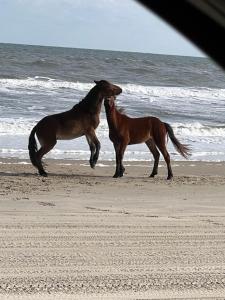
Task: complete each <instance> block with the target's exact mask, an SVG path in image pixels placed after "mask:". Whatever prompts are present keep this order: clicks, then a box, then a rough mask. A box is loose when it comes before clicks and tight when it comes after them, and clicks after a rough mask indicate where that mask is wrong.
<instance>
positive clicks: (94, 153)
mask: <svg viewBox="0 0 225 300" xmlns="http://www.w3.org/2000/svg"><path fill="white" fill-rule="evenodd" d="M86 139H87V142H88V144H89V147H90V151H91V156H90V160H89V162H90V166H91V168H92V169H94V168H95V165H96V163H97V161H98V157H99V151H100V147H101V144H100V142H99V140H98V139H97V137H96V134H95V131H94V130H91V131H90V132H88V134H86Z"/></svg>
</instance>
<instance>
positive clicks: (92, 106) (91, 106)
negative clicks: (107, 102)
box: [72, 85, 99, 112]
mask: <svg viewBox="0 0 225 300" xmlns="http://www.w3.org/2000/svg"><path fill="white" fill-rule="evenodd" d="M96 87H97V86H96V85H95V86H94V87H93V88H92V89H91V90H90V91H89V92H88V94H87V95H86V96H85V97H84V98H83V99H82V100H81V101H80V102H78V103H77V104H75V105H74V106H73V108H72V109H75V108H77V107H80V108H82V109H83V110H85V111H89V112H95V110H96V108H97V106H98V104H99V97H98V96H97V88H96Z"/></svg>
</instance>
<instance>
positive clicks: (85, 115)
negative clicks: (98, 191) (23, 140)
mask: <svg viewBox="0 0 225 300" xmlns="http://www.w3.org/2000/svg"><path fill="white" fill-rule="evenodd" d="M95 83H96V85H95V86H94V87H93V88H92V89H91V90H90V91H89V93H88V94H87V96H86V97H85V98H84V99H83V100H82V101H81V102H79V103H78V104H76V105H75V106H74V107H73V108H72V109H70V110H68V111H65V112H62V113H59V114H54V115H50V116H47V117H45V118H43V119H42V120H41V121H39V122H38V123H37V125H36V126H35V127H34V128H33V129H32V131H31V133H30V137H29V145H28V149H29V155H30V160H31V162H32V164H33V165H34V166H35V167H36V168H37V169H38V171H39V174H40V175H42V176H47V173H46V172H45V170H44V168H43V165H42V162H41V159H42V157H43V156H44V155H45V154H46V153H48V152H49V151H50V150H51V149H52V148H53V147H54V146H55V144H56V142H57V140H69V139H75V138H78V137H80V136H83V135H85V136H86V138H87V142H88V144H89V147H90V151H91V156H90V166H91V167H92V168H94V167H95V165H96V162H97V160H98V156H99V150H100V142H99V140H98V139H97V137H96V135H95V129H96V128H97V127H98V125H99V121H100V120H99V114H100V111H101V105H102V101H103V99H104V98H105V97H110V96H114V95H118V94H120V93H121V92H122V89H121V88H120V87H119V86H116V85H114V84H111V83H109V82H108V81H106V80H101V81H95ZM35 134H36V136H37V138H38V140H39V142H40V145H41V148H40V149H39V150H38V149H37V143H36V140H35Z"/></svg>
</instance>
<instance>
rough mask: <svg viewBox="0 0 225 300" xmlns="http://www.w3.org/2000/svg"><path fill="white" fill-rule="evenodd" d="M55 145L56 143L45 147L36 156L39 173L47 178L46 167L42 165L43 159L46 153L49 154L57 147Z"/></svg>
mask: <svg viewBox="0 0 225 300" xmlns="http://www.w3.org/2000/svg"><path fill="white" fill-rule="evenodd" d="M55 144H56V141H55V142H54V143H53V142H52V143H51V144H48V145H43V146H41V148H40V149H39V150H38V151H37V156H36V157H37V168H38V172H39V174H40V175H41V176H45V177H46V176H47V173H46V172H45V170H44V167H43V165H42V161H41V159H42V157H43V156H44V155H45V154H46V153H48V152H49V151H50V150H51V149H52V148H53V147H54V146H55Z"/></svg>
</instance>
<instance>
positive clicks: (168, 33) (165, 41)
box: [0, 0, 205, 56]
mask: <svg viewBox="0 0 225 300" xmlns="http://www.w3.org/2000/svg"><path fill="white" fill-rule="evenodd" d="M0 7H1V10H0V28H1V30H0V43H15V44H29V45H45V46H62V47H72V48H88V49H105V50H119V51H132V52H145V53H159V54H172V55H173V54H174V55H185V56H205V54H203V53H202V52H201V51H200V50H198V48H196V47H195V46H194V45H193V44H191V43H190V42H189V41H188V40H187V39H186V38H184V37H183V36H182V35H181V34H179V33H178V32H177V31H175V29H173V28H172V27H170V26H169V25H168V24H167V23H165V22H164V21H162V20H161V19H160V18H159V17H158V16H156V15H154V14H153V13H152V12H150V11H149V10H146V9H145V8H144V7H143V6H141V5H140V4H139V3H137V2H136V1H135V0H0Z"/></svg>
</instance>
